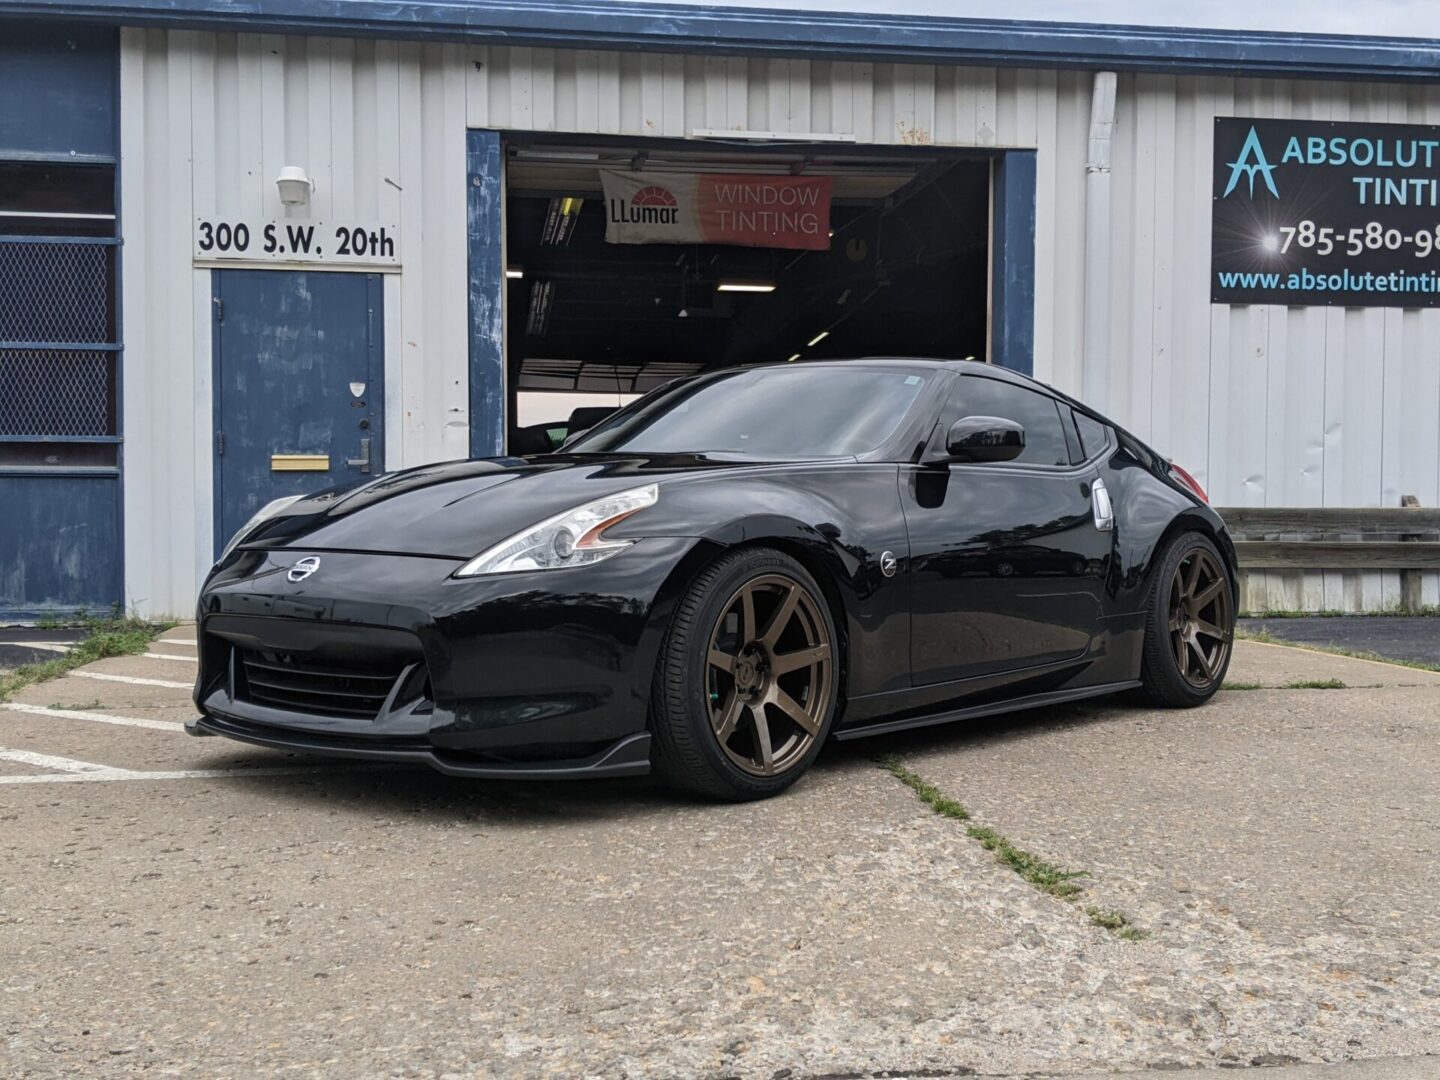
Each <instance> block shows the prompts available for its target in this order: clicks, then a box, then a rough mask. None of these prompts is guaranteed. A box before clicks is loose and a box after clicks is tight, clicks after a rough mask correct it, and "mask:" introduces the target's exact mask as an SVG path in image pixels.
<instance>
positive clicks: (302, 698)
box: [235, 649, 415, 720]
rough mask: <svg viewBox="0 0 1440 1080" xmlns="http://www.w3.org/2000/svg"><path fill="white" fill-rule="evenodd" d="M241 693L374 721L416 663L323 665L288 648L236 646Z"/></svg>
mask: <svg viewBox="0 0 1440 1080" xmlns="http://www.w3.org/2000/svg"><path fill="white" fill-rule="evenodd" d="M236 660H237V661H238V663H237V664H236V667H237V671H236V673H235V674H236V676H237V678H236V680H235V681H236V687H235V695H236V697H238V698H240V699H242V700H245V701H251V702H253V703H255V704H256V705H268V706H270V707H271V708H275V709H287V710H289V711H290V712H302V713H311V714H313V715H316V716H346V717H356V718H359V719H364V720H374V719H375V718H376V717H378V716H379V715H380V710H381V709H382V708H384V706H385V701H386V699H387V698H389V696H390V691H391V689H392V688H393V687H394V686H395V682H396V680H398V679H400V678H401V677H403V676H405V675H407V674H409V673H410V672H411V671H412V670H413V669H414V667H415V665H413V664H411V665H406V666H404V667H400V666H393V667H384V666H375V665H369V666H367V667H366V668H365V669H364V670H363V671H361V670H343V669H339V668H335V667H319V666H316V665H313V664H308V663H304V662H301V661H298V660H296V658H295V657H293V656H291V655H289V654H287V653H270V652H263V653H262V652H255V651H252V650H250V649H238V650H236Z"/></svg>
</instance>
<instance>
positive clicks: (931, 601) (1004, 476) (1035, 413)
mask: <svg viewBox="0 0 1440 1080" xmlns="http://www.w3.org/2000/svg"><path fill="white" fill-rule="evenodd" d="M1068 412H1069V409H1068V406H1067V407H1066V413H1067V414H1068ZM965 416H997V417H1001V418H1004V419H1007V420H1013V421H1016V422H1018V423H1020V424H1022V425H1023V426H1024V428H1025V436H1026V444H1025V449H1024V450H1023V452H1022V453H1021V454H1020V456H1019V457H1017V458H1016V459H1015V460H1014V461H1011V462H1005V463H1003V464H980V463H970V462H953V461H949V460H948V459H947V457H946V455H945V450H944V443H945V435H946V433H947V432H948V430H949V427H950V425H951V424H952V423H954V422H955V421H956V420H958V419H960V418H962V417H965ZM1075 442H1078V440H1076V439H1075V437H1074V429H1073V427H1072V428H1071V429H1070V431H1069V432H1068V433H1067V431H1066V430H1065V428H1064V426H1063V423H1062V418H1061V412H1060V404H1059V403H1058V402H1057V401H1056V399H1055V398H1053V397H1051V396H1050V395H1048V394H1045V393H1043V392H1041V391H1040V390H1038V389H1032V388H1030V387H1029V386H1025V385H1021V384H1019V383H1016V382H1010V381H1007V380H1004V379H1000V378H991V377H988V376H984V375H964V376H961V377H959V378H958V379H956V381H955V386H954V388H953V389H952V391H951V394H950V397H949V400H948V401H947V402H946V405H945V407H944V411H943V414H942V416H941V420H940V423H939V424H938V425H937V427H936V431H935V434H934V436H932V438H931V441H930V444H929V445H928V446H927V448H926V451H925V453H924V456H923V458H922V460H921V462H920V463H919V464H917V465H915V466H913V467H911V468H909V469H908V470H907V473H906V475H904V476H903V477H902V483H901V488H902V491H901V496H902V500H903V504H904V508H905V518H906V525H907V527H908V529H909V533H910V548H911V563H910V567H911V595H912V597H913V599H912V605H911V678H912V683H913V685H915V686H917V687H919V686H931V685H934V684H937V683H944V682H950V681H954V680H962V679H970V678H976V677H983V676H994V675H997V674H1003V673H1006V672H1019V671H1024V670H1026V669H1030V668H1034V667H1037V666H1041V665H1050V664H1057V663H1061V662H1063V661H1066V660H1069V659H1073V658H1076V657H1079V656H1082V655H1083V654H1084V653H1085V652H1086V650H1087V649H1088V648H1089V645H1090V641H1091V639H1092V637H1093V636H1094V634H1095V633H1096V631H1097V629H1098V626H1099V620H1100V617H1101V614H1102V595H1103V593H1102V575H1103V573H1104V568H1105V559H1106V555H1107V554H1108V552H1109V550H1110V533H1108V532H1104V531H1102V530H1101V528H1099V527H1098V526H1097V524H1096V515H1095V510H1094V505H1093V503H1092V484H1093V480H1094V478H1095V472H1094V470H1093V468H1089V467H1087V466H1085V465H1077V464H1073V463H1072V458H1073V459H1075V460H1078V459H1079V457H1080V456H1081V455H1080V454H1079V453H1078V451H1077V450H1076V449H1073V448H1072V444H1073V443H1075Z"/></svg>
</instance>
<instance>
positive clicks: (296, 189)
mask: <svg viewBox="0 0 1440 1080" xmlns="http://www.w3.org/2000/svg"><path fill="white" fill-rule="evenodd" d="M275 186H276V188H278V189H279V191H280V204H281V205H282V206H304V205H305V204H306V203H308V202H309V201H310V193H311V192H312V191H314V190H315V181H314V180H311V179H310V177H308V176H306V175H305V170H304V169H302V168H301V167H300V166H299V165H286V166H285V167H284V168H282V169H281V170H280V175H279V176H277V177H276V178H275Z"/></svg>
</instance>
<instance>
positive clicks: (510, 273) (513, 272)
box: [505, 266, 525, 281]
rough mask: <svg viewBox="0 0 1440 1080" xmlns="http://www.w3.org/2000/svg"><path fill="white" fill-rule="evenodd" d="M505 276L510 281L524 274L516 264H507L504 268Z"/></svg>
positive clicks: (516, 279)
mask: <svg viewBox="0 0 1440 1080" xmlns="http://www.w3.org/2000/svg"><path fill="white" fill-rule="evenodd" d="M505 276H506V277H507V278H509V279H510V280H511V281H519V280H520V279H521V278H523V277H524V276H525V271H524V270H522V269H521V268H520V267H518V266H507V267H506V268H505Z"/></svg>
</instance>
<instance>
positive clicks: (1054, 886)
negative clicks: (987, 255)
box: [880, 756, 1129, 926]
mask: <svg viewBox="0 0 1440 1080" xmlns="http://www.w3.org/2000/svg"><path fill="white" fill-rule="evenodd" d="M880 766H881V767H882V768H883V769H885V770H886V771H887V772H888V773H889V774H890V775H891V776H893V777H895V779H897V780H899V781H900V782H901V783H902V784H904V785H905V786H906V787H908V788H909V789H910V790H911V791H913V792H915V794H916V795H918V796H919V797H920V801H921V802H923V803H924V804H925V805H926V806H928V807H930V809H931V810H934V811H935V812H936V813H937V814H940V815H941V816H943V817H948V818H951V819H952V820H955V821H963V822H966V823H967V824H966V826H965V835H966V836H968V837H970V838H971V839H972V840H976V841H978V842H979V844H980V846H981V847H983V848H984V849H985V850H986V851H990V852H994V854H995V858H996V860H997V861H998V862H1000V863H1002V864H1004V865H1005V866H1008V867H1009V868H1010V869H1011V870H1014V871H1015V873H1017V874H1019V875H1020V876H1021V877H1022V878H1024V879H1025V880H1026V881H1028V882H1029V883H1030V884H1031V885H1034V886H1035V888H1037V889H1039V890H1040V891H1041V892H1043V893H1048V894H1049V895H1051V896H1054V897H1058V898H1059V899H1061V900H1074V899H1075V897H1077V896H1079V895H1080V893H1081V892H1083V891H1084V888H1083V886H1081V885H1079V884H1077V883H1076V879H1077V878H1083V877H1089V876H1090V871H1088V870H1066V869H1064V868H1063V867H1060V866H1056V865H1055V864H1054V863H1052V862H1047V861H1046V860H1044V859H1042V858H1040V857H1039V856H1038V855H1034V854H1032V853H1030V852H1028V851H1025V850H1024V849H1022V848H1018V847H1016V846H1015V845H1014V844H1012V843H1011V842H1010V841H1009V840H1008V839H1007V838H1006V837H1005V836H1003V835H1001V834H1000V833H998V832H996V831H995V830H994V829H990V828H986V827H985V826H984V825H976V824H973V823H972V822H971V821H970V811H969V810H967V809H966V808H965V806H964V805H963V804H962V803H960V802H958V801H957V800H955V799H952V798H950V796H948V795H946V794H945V793H944V792H943V791H941V790H940V789H939V788H937V787H936V786H935V785H934V784H932V783H930V782H929V781H928V780H926V779H924V778H923V777H921V776H919V775H918V774H916V773H914V772H911V771H910V770H909V769H907V768H906V767H905V766H904V765H902V764H900V762H899V761H898V760H897V759H896V758H895V757H893V756H890V757H884V758H881V759H880ZM1126 925H1127V926H1128V925H1129V921H1128V920H1126Z"/></svg>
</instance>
